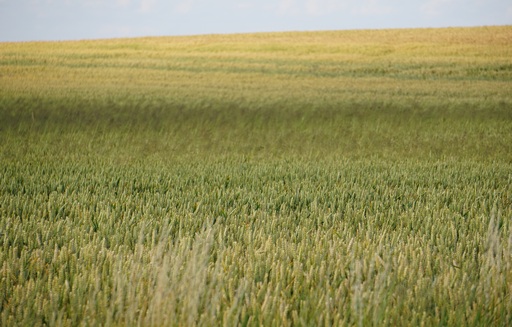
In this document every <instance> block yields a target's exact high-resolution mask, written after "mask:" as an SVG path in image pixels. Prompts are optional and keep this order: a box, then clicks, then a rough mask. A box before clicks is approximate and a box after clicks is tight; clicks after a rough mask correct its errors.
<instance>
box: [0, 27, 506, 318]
mask: <svg viewBox="0 0 512 327" xmlns="http://www.w3.org/2000/svg"><path fill="white" fill-rule="evenodd" d="M511 58H512V27H509V26H504V27H482V28H460V29H417V30H382V31H340V32H335V31H333V32H311V33H309V32H308V33H270V34H245V35H211V36H195V37H168V38H165V37H164V38H140V39H116V40H98V41H77V42H42V43H1V44H0V325H2V326H15V325H21V326H42V325H50V326H55V325H73V326H74V325H122V326H124V325H129V326H131V325H142V326H173V325H176V326H194V325H200V326H217V325H227V326H230V325H237V324H240V325H249V326H287V325H298V326H300V325H305V326H317V325H318V326H322V325H358V326H368V325H376V326H381V325H390V326H400V325H402V326H403V325H405V326H420V325H427V326H431V325H436V326H438V325H443V326H446V325H453V326H459V325H481V326H490V325H495V326H506V325H510V324H512V297H511V293H512V223H511V219H512V92H511V90H512V59H511Z"/></svg>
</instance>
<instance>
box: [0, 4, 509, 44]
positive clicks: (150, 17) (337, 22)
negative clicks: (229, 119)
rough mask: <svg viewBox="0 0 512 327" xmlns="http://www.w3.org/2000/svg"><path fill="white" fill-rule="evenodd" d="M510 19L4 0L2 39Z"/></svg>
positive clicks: (351, 8) (503, 13) (377, 8)
mask: <svg viewBox="0 0 512 327" xmlns="http://www.w3.org/2000/svg"><path fill="white" fill-rule="evenodd" d="M511 24H512V3H510V2H509V1H506V0H488V1H485V2H484V1H481V0H467V1H461V0H412V1H408V2H407V3H405V4H404V3H403V2H399V1H383V0H357V1H356V0H340V1H335V0H279V1H270V0H261V1H254V0H243V1H236V0H219V1H215V2H208V1H205V0H180V1H163V0H105V1H98V0H80V1H73V2H70V1H66V0H36V1H33V0H17V1H14V0H0V42H2V41H4V42H5V41H58V40H81V39H105V38H120V37H139V36H178V35H204V34H239V33H258V32H288V31H327V30H360V29H389V28H429V27H472V26H496V25H511Z"/></svg>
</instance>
